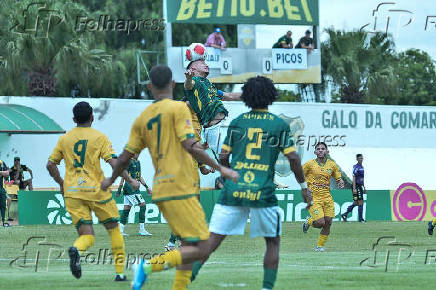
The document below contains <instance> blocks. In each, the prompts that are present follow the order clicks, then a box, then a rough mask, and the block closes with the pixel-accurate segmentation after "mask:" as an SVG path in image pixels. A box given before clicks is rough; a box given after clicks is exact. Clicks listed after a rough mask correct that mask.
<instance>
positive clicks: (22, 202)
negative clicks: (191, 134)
mask: <svg viewBox="0 0 436 290" xmlns="http://www.w3.org/2000/svg"><path fill="white" fill-rule="evenodd" d="M219 194H220V191H218V190H213V191H202V192H201V198H200V200H201V205H202V206H203V209H204V211H205V214H206V219H207V221H209V219H210V216H211V214H212V211H213V207H214V205H215V203H216V201H217V200H218V197H219ZM142 195H143V197H144V199H145V201H146V223H166V221H165V219H164V218H163V216H162V215H161V213H160V211H159V208H158V207H157V205H156V204H154V203H152V202H151V197H150V196H149V195H147V194H146V193H145V192H143V193H142ZM276 195H277V199H278V203H279V206H280V208H281V209H282V220H283V221H285V222H293V221H297V222H301V221H304V220H305V219H306V217H307V215H308V211H307V210H306V203H304V202H303V199H302V196H301V191H299V190H278V191H276ZM332 196H333V199H334V201H335V214H336V217H335V218H334V221H339V220H340V214H341V213H344V212H345V211H346V210H347V207H348V206H349V205H350V204H352V193H351V191H350V190H332ZM383 196H384V197H383ZM435 196H436V194H435ZM114 198H115V201H116V203H117V206H118V210H120V211H121V210H122V209H123V206H124V205H123V197H115V196H114ZM390 212H391V211H390V203H389V191H387V190H385V191H377V190H375V191H368V199H367V203H365V206H364V211H363V215H364V218H366V219H368V220H390V219H391V216H390ZM18 214H19V222H20V225H33V224H71V223H72V221H71V216H70V214H69V213H68V212H67V211H66V210H65V202H64V198H63V196H62V195H61V194H60V193H59V192H57V191H22V192H20V193H19V199H18ZM138 214H139V207H138V206H134V207H132V208H131V210H130V215H129V219H128V222H129V223H138ZM348 220H349V221H357V220H358V214H357V207H355V208H354V209H353V212H352V213H351V214H350V215H349V218H348ZM93 222H94V223H95V224H97V223H98V219H97V217H95V216H94V215H93Z"/></svg>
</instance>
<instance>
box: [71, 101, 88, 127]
mask: <svg viewBox="0 0 436 290" xmlns="http://www.w3.org/2000/svg"><path fill="white" fill-rule="evenodd" d="M73 115H74V119H76V121H77V123H79V124H84V123H86V122H89V121H90V120H91V116H92V107H91V105H89V103H88V102H78V103H77V104H76V105H75V106H74V108H73Z"/></svg>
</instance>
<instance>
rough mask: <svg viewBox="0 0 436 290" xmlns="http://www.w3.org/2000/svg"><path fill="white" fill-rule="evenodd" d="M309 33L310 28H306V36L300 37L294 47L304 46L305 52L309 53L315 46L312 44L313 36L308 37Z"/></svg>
mask: <svg viewBox="0 0 436 290" xmlns="http://www.w3.org/2000/svg"><path fill="white" fill-rule="evenodd" d="M310 34H311V32H310V30H306V36H304V37H302V38H300V41H299V42H298V44H297V46H295V48H306V49H307V52H308V53H311V52H312V50H313V49H314V48H315V46H314V44H313V38H311V37H310Z"/></svg>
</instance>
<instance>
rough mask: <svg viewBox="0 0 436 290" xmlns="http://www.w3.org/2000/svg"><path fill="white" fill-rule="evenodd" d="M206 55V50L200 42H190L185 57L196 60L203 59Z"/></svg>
mask: <svg viewBox="0 0 436 290" xmlns="http://www.w3.org/2000/svg"><path fill="white" fill-rule="evenodd" d="M206 57H207V50H206V47H204V45H203V44H201V43H192V44H191V45H190V46H188V48H187V49H186V58H187V59H188V60H189V61H196V60H199V59H203V60H205V59H206Z"/></svg>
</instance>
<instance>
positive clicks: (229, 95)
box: [222, 92, 242, 101]
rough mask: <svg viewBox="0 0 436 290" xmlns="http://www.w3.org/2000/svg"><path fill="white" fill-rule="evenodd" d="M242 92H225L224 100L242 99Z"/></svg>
mask: <svg viewBox="0 0 436 290" xmlns="http://www.w3.org/2000/svg"><path fill="white" fill-rule="evenodd" d="M241 95H242V93H226V92H223V97H222V99H223V101H240V100H241Z"/></svg>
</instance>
